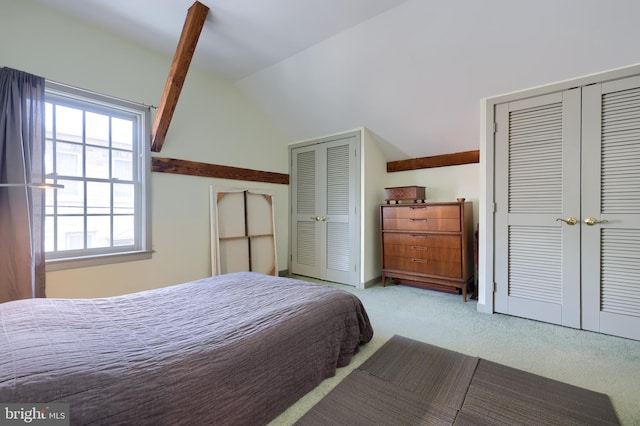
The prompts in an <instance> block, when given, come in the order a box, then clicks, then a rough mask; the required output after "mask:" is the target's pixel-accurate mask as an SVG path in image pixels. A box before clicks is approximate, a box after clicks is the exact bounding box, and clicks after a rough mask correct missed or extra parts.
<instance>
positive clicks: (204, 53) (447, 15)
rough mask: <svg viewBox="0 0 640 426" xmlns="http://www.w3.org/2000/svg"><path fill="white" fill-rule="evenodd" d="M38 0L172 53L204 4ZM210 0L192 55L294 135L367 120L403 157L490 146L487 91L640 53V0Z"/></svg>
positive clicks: (608, 65)
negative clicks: (483, 141)
mask: <svg viewBox="0 0 640 426" xmlns="http://www.w3.org/2000/svg"><path fill="white" fill-rule="evenodd" d="M36 1H37V2H39V3H41V4H44V5H47V6H50V7H53V8H56V9H58V10H60V11H62V12H64V13H67V14H69V15H72V16H75V17H77V18H79V19H82V20H85V21H88V22H90V23H92V24H94V25H96V26H99V27H102V28H104V29H106V30H108V31H111V32H114V33H116V34H119V35H121V36H123V37H125V38H129V39H131V40H133V41H135V42H136V43H139V44H142V45H145V46H148V47H149V48H151V49H154V50H156V51H159V52H162V53H165V54H167V55H169V56H173V53H174V52H175V49H176V46H177V42H178V40H179V38H180V33H181V31H182V27H183V25H184V21H185V17H186V13H187V10H188V8H189V7H190V6H191V5H192V4H193V0H82V1H79V0H36ZM201 3H203V4H206V5H207V6H208V7H209V8H210V12H209V14H208V17H207V20H206V22H205V26H204V28H203V31H202V33H201V35H200V39H199V42H198V45H197V48H196V52H195V55H194V58H193V62H192V66H198V67H200V68H203V69H206V70H209V71H211V72H213V73H215V74H216V75H218V76H219V77H222V78H225V79H228V80H230V81H231V82H233V83H234V84H236V85H237V86H238V87H239V88H240V90H241V91H242V92H243V93H244V94H245V95H246V96H247V97H248V99H249V100H250V101H251V102H252V103H254V104H255V105H256V107H257V108H259V109H260V110H261V111H262V113H263V114H264V116H265V117H266V118H267V120H269V121H270V122H271V123H272V124H273V126H274V127H275V128H276V129H278V130H279V131H280V132H281V134H282V135H283V137H284V138H285V139H286V142H294V141H301V140H306V139H311V138H316V137H317V138H319V137H323V136H326V135H329V134H334V133H339V132H343V131H347V130H351V129H354V128H359V127H362V126H364V127H367V128H368V129H369V130H370V131H371V132H372V133H373V134H374V135H375V136H377V138H378V139H379V141H380V143H381V146H382V149H383V151H384V153H385V155H386V157H387V160H390V161H391V160H399V159H406V158H416V157H423V156H430V155H439V154H446V153H453V152H462V151H468V150H476V149H479V139H480V104H481V102H480V100H481V98H483V97H487V96H493V95H498V94H501V93H505V92H510V91H514V90H520V89H526V88H529V87H532V86H537V85H541V84H546V83H552V82H556V81H560V80H565V79H569V78H573V77H577V76H582V75H585V74H590V73H594V72H599V71H604V70H608V69H612V68H616V67H621V66H625V65H630V64H634V63H637V62H640V60H639V59H640V55H639V54H638V53H637V52H638V50H637V46H636V44H637V43H636V42H635V41H636V40H639V39H640V26H639V25H637V23H636V22H635V17H637V16H640V2H637V1H636V0H617V1H616V2H605V1H603V0H563V1H562V2H558V1H557V0H537V1H535V2H534V1H529V2H524V1H521V2H513V1H512V0H485V1H482V2H480V1H477V0H454V1H452V0H201ZM612 4H614V5H615V7H613V6H610V5H612ZM187 78H188V77H187ZM178 107H179V104H178Z"/></svg>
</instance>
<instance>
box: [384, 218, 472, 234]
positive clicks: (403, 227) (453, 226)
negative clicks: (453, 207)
mask: <svg viewBox="0 0 640 426" xmlns="http://www.w3.org/2000/svg"><path fill="white" fill-rule="evenodd" d="M382 226H383V227H384V229H386V230H394V231H436V232H438V231H440V232H459V231H460V219H431V218H424V219H418V218H416V219H382Z"/></svg>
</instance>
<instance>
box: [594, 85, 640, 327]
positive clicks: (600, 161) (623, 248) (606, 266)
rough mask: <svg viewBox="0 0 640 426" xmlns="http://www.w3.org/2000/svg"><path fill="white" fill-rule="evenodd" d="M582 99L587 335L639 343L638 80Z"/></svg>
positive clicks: (596, 89) (605, 87)
mask: <svg viewBox="0 0 640 426" xmlns="http://www.w3.org/2000/svg"><path fill="white" fill-rule="evenodd" d="M583 99H584V101H583V104H584V116H583V149H582V152H583V166H582V169H583V176H582V212H583V219H586V218H589V217H592V218H594V219H596V220H598V221H601V223H597V224H594V225H591V226H589V225H587V224H585V223H584V221H583V223H582V241H583V245H582V259H583V268H582V280H583V281H582V294H583V298H584V300H583V328H584V329H587V330H592V331H597V332H601V333H607V334H614V335H618V336H623V337H629V338H633V339H640V297H639V295H640V77H632V78H627V79H622V80H616V81H612V82H606V83H602V84H596V85H592V86H587V87H585V88H584V89H583ZM604 221H606V222H604Z"/></svg>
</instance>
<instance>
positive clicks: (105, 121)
mask: <svg viewBox="0 0 640 426" xmlns="http://www.w3.org/2000/svg"><path fill="white" fill-rule="evenodd" d="M85 120H86V126H87V139H86V143H88V144H90V145H100V146H109V116H107V115H103V114H96V113H93V112H87V115H86V117H85Z"/></svg>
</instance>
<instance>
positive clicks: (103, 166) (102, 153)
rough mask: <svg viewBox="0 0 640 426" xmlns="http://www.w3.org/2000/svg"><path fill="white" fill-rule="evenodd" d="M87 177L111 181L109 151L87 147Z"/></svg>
mask: <svg viewBox="0 0 640 426" xmlns="http://www.w3.org/2000/svg"><path fill="white" fill-rule="evenodd" d="M86 153H87V160H86V164H85V167H86V168H87V170H86V176H87V177H91V178H99V179H109V150H108V149H107V148H96V147H92V146H87V147H86Z"/></svg>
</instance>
